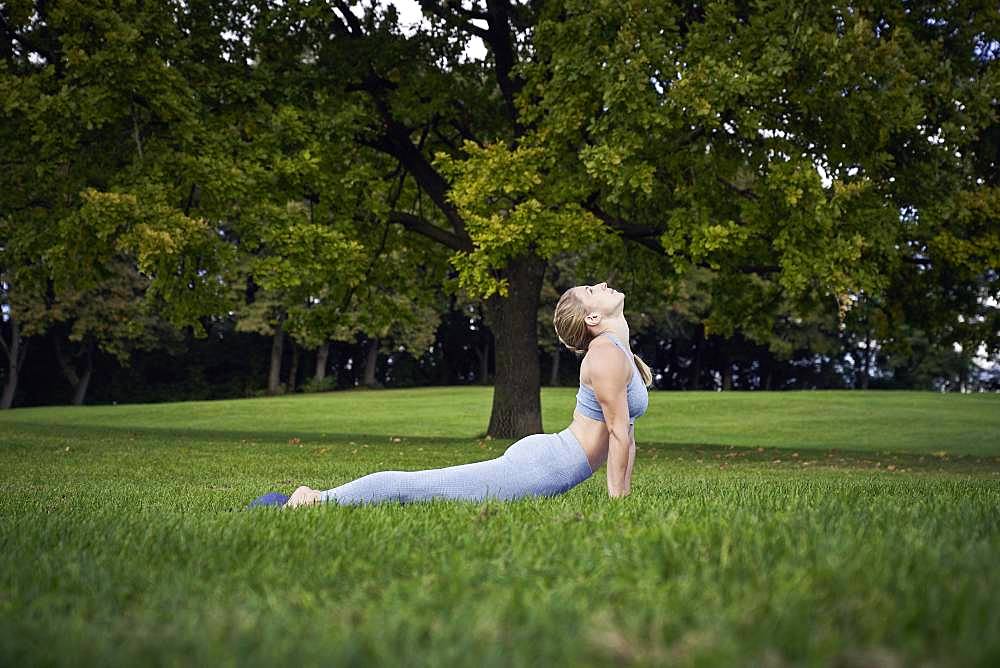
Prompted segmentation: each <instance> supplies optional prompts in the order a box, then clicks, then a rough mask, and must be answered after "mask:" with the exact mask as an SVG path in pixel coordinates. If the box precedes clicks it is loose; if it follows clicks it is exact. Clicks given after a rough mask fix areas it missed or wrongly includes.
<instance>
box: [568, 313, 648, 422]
mask: <svg viewBox="0 0 1000 668" xmlns="http://www.w3.org/2000/svg"><path fill="white" fill-rule="evenodd" d="M601 334H607V335H608V337H609V338H610V339H611V340H612V341H613V342H614V344H615V345H616V346H618V347H619V348H620V349H621V350H622V352H624V353H625V354H626V355H628V358H629V362H631V363H632V377H631V378H630V379H629V381H628V385H627V386H626V387H625V393H626V398H627V400H628V423H629V424H630V425H631V424H635V419H636V418H637V417H639V416H640V415H643V414H644V413H645V412H646V409H647V408H649V391H648V390H647V389H646V386H645V385H644V384H643V382H642V374H640V373H639V367H637V366H636V364H635V359H634V358H633V357H632V353H630V352H629V351H628V349H627V348H626V347H625V346H624V345H622V342H621V341H619V340H618V337H617V336H615V335H614V334H612V333H611V332H601ZM598 336H600V334H599V335H598ZM576 410H578V411H580V412H581V413H582V414H584V415H586V416H587V417H589V418H593V419H595V420H600V421H601V422H604V411H602V410H601V404H600V402H599V401H598V400H597V395H596V394H594V390H593V388H591V387H588V386H586V385H584V384H583V381H580V390H579V391H578V392H577V393H576Z"/></svg>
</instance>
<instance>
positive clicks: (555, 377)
mask: <svg viewBox="0 0 1000 668" xmlns="http://www.w3.org/2000/svg"><path fill="white" fill-rule="evenodd" d="M561 352H562V351H561V350H559V349H558V348H556V349H555V352H553V353H552V373H551V374H549V387H555V386H556V385H558V384H559V360H560V359H562V355H561V354H560V353H561Z"/></svg>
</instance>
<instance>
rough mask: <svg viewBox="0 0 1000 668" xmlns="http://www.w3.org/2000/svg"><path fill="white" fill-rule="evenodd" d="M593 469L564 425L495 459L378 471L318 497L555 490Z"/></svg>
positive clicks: (502, 495)
mask: <svg viewBox="0 0 1000 668" xmlns="http://www.w3.org/2000/svg"><path fill="white" fill-rule="evenodd" d="M593 473H594V472H593V471H592V470H591V469H590V463H589V462H588V461H587V454H586V452H584V450H583V447H582V446H581V445H580V442H579V441H577V439H576V436H574V435H573V432H571V431H570V430H569V427H567V428H566V429H564V430H562V431H560V432H558V433H555V434H532V435H531V436H525V437H524V438H522V439H521V440H519V441H517V442H516V443H513V444H511V446H510V447H508V448H507V449H506V450H505V451H504V453H503V454H502V455H500V456H499V457H497V458H496V459H489V460H486V461H482V462H473V463H471V464H459V465H458V466H449V467H447V468H441V469H427V470H425V471H379V472H378V473H370V474H368V475H366V476H362V477H361V478H358V479H357V480H352V481H351V482H348V483H345V484H343V485H341V486H340V487H334V488H333V489H328V490H326V491H325V492H321V493H320V494H321V497H320V498H321V499H322V500H323V501H324V502H333V503H336V504H338V505H341V506H346V505H355V504H362V503H379V502H382V501H399V502H400V503H409V502H413V501H427V500H429V499H435V498H436V499H456V500H465V501H482V500H484V499H487V498H490V499H519V498H521V497H525V496H555V495H557V494H562V493H563V492H565V491H567V490H569V489H570V488H572V487H575V486H577V485H579V484H580V483H581V482H583V481H584V480H586V479H587V478H589V477H590V476H591V475H593Z"/></svg>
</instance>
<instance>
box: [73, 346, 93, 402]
mask: <svg viewBox="0 0 1000 668" xmlns="http://www.w3.org/2000/svg"><path fill="white" fill-rule="evenodd" d="M85 355H86V359H87V366H86V367H84V369H83V374H81V375H80V382H79V383H78V384H77V386H76V392H74V393H73V405H74V406H82V405H83V402H84V401H85V400H86V398H87V388H88V387H90V376H91V375H92V374H93V371H94V352H93V344H91V345H90V346H88V347H87V352H86V353H85Z"/></svg>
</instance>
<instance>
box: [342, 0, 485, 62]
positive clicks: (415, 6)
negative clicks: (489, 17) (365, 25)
mask: <svg viewBox="0 0 1000 668" xmlns="http://www.w3.org/2000/svg"><path fill="white" fill-rule="evenodd" d="M378 5H379V6H382V7H385V6H388V5H393V6H394V7H395V8H396V12H397V13H398V14H399V27H400V29H401V30H402V31H403V34H404V35H408V36H409V35H412V34H413V33H415V32H417V30H418V29H419V28H421V27H424V28H426V27H429V26H430V21H428V20H427V17H426V16H424V13H423V11H422V10H421V9H420V4H419V3H418V2H417V0H392V1H391V2H384V1H383V2H379V3H378ZM462 5H463V6H464V7H465V8H466V9H471V8H472V4H471V3H468V2H463V3H462ZM353 11H354V12H355V13H356V14H358V15H359V16H360V15H361V8H360V7H355V8H353ZM472 23H473V24H474V25H476V26H478V27H480V28H484V29H485V28H486V27H487V25H486V21H483V20H481V19H474V20H473V21H472ZM465 55H466V56H467V57H468V58H469V59H470V60H483V59H484V58H486V45H485V44H483V40H481V39H480V38H479V37H476V36H475V35H473V36H471V37H470V38H469V41H468V42H467V45H466V48H465Z"/></svg>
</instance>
